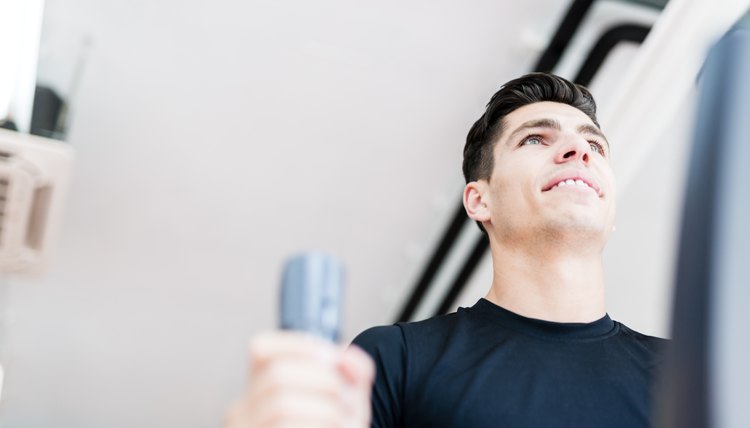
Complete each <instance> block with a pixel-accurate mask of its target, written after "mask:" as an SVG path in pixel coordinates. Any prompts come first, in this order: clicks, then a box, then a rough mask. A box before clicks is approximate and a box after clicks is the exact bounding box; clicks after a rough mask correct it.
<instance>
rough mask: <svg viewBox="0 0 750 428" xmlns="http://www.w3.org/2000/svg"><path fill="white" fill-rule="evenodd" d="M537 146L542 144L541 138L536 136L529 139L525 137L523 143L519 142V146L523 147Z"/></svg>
mask: <svg viewBox="0 0 750 428" xmlns="http://www.w3.org/2000/svg"><path fill="white" fill-rule="evenodd" d="M537 144H542V137H540V136H538V135H532V136H530V137H526V139H524V140H523V142H521V145H524V146H526V145H537Z"/></svg>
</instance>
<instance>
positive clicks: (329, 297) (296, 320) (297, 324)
mask: <svg viewBox="0 0 750 428" xmlns="http://www.w3.org/2000/svg"><path fill="white" fill-rule="evenodd" d="M343 288H344V268H343V265H342V264H341V263H340V262H339V261H338V260H337V259H335V258H334V257H331V256H329V255H327V254H324V253H321V252H308V253H302V254H299V255H297V256H294V257H292V258H290V259H289V260H287V262H286V264H285V265H284V272H283V277H282V281H281V328H283V329H286V330H298V331H304V332H308V333H311V334H314V335H316V336H320V337H323V338H325V339H328V340H331V341H334V342H335V341H337V340H338V338H339V334H340V324H341V302H342V294H343Z"/></svg>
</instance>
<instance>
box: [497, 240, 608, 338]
mask: <svg viewBox="0 0 750 428" xmlns="http://www.w3.org/2000/svg"><path fill="white" fill-rule="evenodd" d="M492 265H493V271H494V274H493V280H492V288H491V289H490V291H489V293H487V296H486V298H487V300H489V301H491V302H493V303H495V304H497V305H499V306H502V307H503V308H505V309H508V310H509V311H512V312H515V313H517V314H519V315H522V316H525V317H528V318H536V319H542V320H547V321H554V322H580V323H585V322H592V321H596V320H597V319H600V318H601V317H603V316H604V315H605V313H606V310H605V305H604V275H603V269H602V260H601V254H600V252H598V251H590V252H580V251H579V252H577V253H574V252H572V251H565V250H556V249H555V247H554V246H553V247H546V248H545V249H543V250H539V249H536V250H532V249H528V248H521V249H519V248H508V247H504V246H502V245H500V244H497V242H494V243H493V245H492Z"/></svg>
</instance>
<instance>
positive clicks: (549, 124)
mask: <svg viewBox="0 0 750 428" xmlns="http://www.w3.org/2000/svg"><path fill="white" fill-rule="evenodd" d="M531 128H552V129H557V130H558V131H559V130H560V129H561V126H560V122H558V121H556V120H555V119H534V120H529V121H527V122H524V123H522V124H521V125H520V126H519V127H518V128H516V129H515V130H513V132H512V133H511V134H510V137H508V141H514V140H515V138H516V136H517V135H518V134H520V133H522V132H523V131H525V130H527V129H531Z"/></svg>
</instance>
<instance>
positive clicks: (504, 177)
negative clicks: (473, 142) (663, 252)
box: [486, 102, 615, 248]
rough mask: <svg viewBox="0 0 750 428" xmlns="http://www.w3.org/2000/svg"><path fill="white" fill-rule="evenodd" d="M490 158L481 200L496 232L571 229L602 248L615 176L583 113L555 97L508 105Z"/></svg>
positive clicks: (563, 232) (524, 234)
mask: <svg viewBox="0 0 750 428" xmlns="http://www.w3.org/2000/svg"><path fill="white" fill-rule="evenodd" d="M494 160H495V165H494V169H493V171H492V175H491V177H490V179H489V182H488V188H487V196H488V198H487V199H486V201H487V204H488V210H489V215H490V221H491V225H490V226H491V229H492V230H493V231H494V234H495V237H496V238H497V239H519V238H520V239H534V238H541V237H544V236H545V235H547V236H556V237H562V236H568V235H571V236H577V237H581V238H585V239H592V238H595V239H596V240H597V241H598V242H600V243H601V247H602V248H603V246H604V244H605V243H606V240H607V237H608V236H609V233H610V231H611V230H612V225H613V221H614V215H615V181H614V176H613V173H612V169H611V167H610V164H609V145H608V143H607V141H606V139H605V137H604V135H602V134H601V132H600V131H599V130H598V128H597V127H596V125H594V123H593V122H592V121H591V119H590V118H589V117H588V116H586V114H584V113H583V112H581V111H580V110H578V109H576V108H575V107H571V106H569V105H567V104H561V103H555V102H539V103H534V104H529V105H526V106H524V107H521V108H519V109H517V110H514V111H513V112H511V113H510V114H508V115H507V116H505V119H504V126H503V133H502V135H501V136H500V139H499V140H498V141H497V143H496V145H495V148H494ZM490 233H493V232H490Z"/></svg>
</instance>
